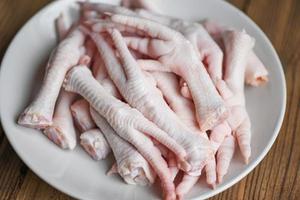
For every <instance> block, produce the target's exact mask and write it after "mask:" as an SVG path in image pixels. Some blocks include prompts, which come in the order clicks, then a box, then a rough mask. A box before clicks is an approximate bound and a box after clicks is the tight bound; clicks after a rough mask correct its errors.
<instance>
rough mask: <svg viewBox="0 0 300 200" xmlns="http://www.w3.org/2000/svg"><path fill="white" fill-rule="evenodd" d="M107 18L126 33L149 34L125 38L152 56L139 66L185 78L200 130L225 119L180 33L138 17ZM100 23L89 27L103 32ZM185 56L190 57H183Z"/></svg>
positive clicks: (208, 81) (203, 71) (217, 98)
mask: <svg viewBox="0 0 300 200" xmlns="http://www.w3.org/2000/svg"><path fill="white" fill-rule="evenodd" d="M111 20H112V21H113V22H114V23H115V24H116V27H118V28H119V27H123V28H124V30H126V31H127V32H128V31H131V32H132V31H133V32H134V33H143V34H144V35H147V36H150V37H148V38H142V39H141V38H139V37H135V36H131V37H125V40H126V42H127V45H128V46H129V47H130V48H132V49H134V50H136V51H138V52H140V53H142V54H145V55H148V56H150V57H151V58H154V59H156V60H139V62H138V63H139V65H140V66H141V67H143V68H144V69H148V70H149V69H150V70H160V71H172V72H174V73H176V74H178V75H180V76H181V77H182V78H183V79H185V80H187V83H188V85H189V87H190V88H193V89H191V91H192V92H191V93H192V96H193V99H194V102H195V105H196V111H197V112H196V113H197V119H198V122H199V124H200V128H201V130H204V131H205V130H208V129H210V128H211V127H213V126H214V125H216V124H218V123H219V122H220V121H223V120H224V119H226V117H227V114H228V113H227V110H226V107H225V105H224V102H223V100H222V99H221V97H220V96H219V94H218V93H217V91H216V89H215V87H214V85H213V83H212V81H211V79H210V77H209V75H208V73H207V71H206V69H205V68H204V66H203V64H202V63H201V62H200V60H199V55H198V53H197V52H196V51H195V49H194V47H193V45H192V44H191V43H190V42H189V41H187V40H186V39H185V38H184V37H183V36H182V35H181V34H180V33H178V32H176V31H174V30H172V29H170V28H168V27H166V26H164V25H161V24H159V23H156V22H153V21H151V20H147V19H143V18H138V17H132V16H125V15H113V16H112V17H111ZM102 23H103V22H100V24H95V25H94V26H93V30H94V31H96V32H99V31H103V27H104V26H105V25H104V24H102ZM110 26H111V25H110ZM120 29H122V28H120ZM185 57H189V58H190V59H183V58H185ZM200 93H202V94H201V95H200ZM203 94H205V95H203Z"/></svg>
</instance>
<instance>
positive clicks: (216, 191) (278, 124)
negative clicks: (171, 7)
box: [0, 0, 287, 200]
mask: <svg viewBox="0 0 300 200" xmlns="http://www.w3.org/2000/svg"><path fill="white" fill-rule="evenodd" d="M67 1H69V2H75V1H74V0H67ZM67 1H65V2H67ZM210 1H215V2H217V3H220V4H223V6H227V7H230V9H233V10H236V11H237V12H238V14H239V15H241V16H242V17H244V18H245V20H246V21H247V23H249V25H250V26H253V28H254V29H255V31H256V32H257V33H258V34H259V35H260V36H262V38H263V40H264V41H265V42H266V45H267V47H268V49H269V50H270V51H271V54H272V55H274V57H275V62H276V64H278V65H279V66H280V68H279V73H280V78H281V79H282V81H281V84H282V87H283V95H282V96H281V103H282V105H281V110H280V114H279V116H278V119H277V122H276V126H275V128H274V130H273V134H272V137H271V138H270V140H269V141H268V143H267V145H266V146H265V148H264V149H263V150H262V152H261V153H260V154H259V156H258V157H256V158H255V161H254V162H252V163H251V164H248V166H247V167H246V168H245V169H244V170H243V171H242V173H240V174H239V175H237V176H236V177H234V178H233V179H232V180H231V181H229V182H228V183H227V184H225V185H222V186H219V187H217V188H216V189H214V190H211V192H210V193H207V194H202V195H199V196H198V197H195V198H192V200H196V199H207V198H210V197H213V196H215V195H217V194H219V193H221V192H223V191H225V190H226V189H228V188H230V187H231V186H233V185H234V184H236V183H237V182H239V181H240V180H242V179H243V178H244V177H245V176H247V175H248V174H249V173H250V172H251V171H252V170H253V169H254V168H255V167H256V166H257V165H258V164H259V163H260V162H261V161H262V160H263V159H264V158H265V157H266V155H267V153H268V152H269V151H270V149H271V147H272V146H273V144H274V142H275V140H276V138H277V136H278V134H279V132H280V128H281V126H282V123H283V119H284V116H285V111H286V99H287V88H286V80H285V75H284V71H283V66H282V63H281V61H280V59H279V56H278V54H277V52H276V50H275V48H274V46H273V45H272V43H271V41H270V40H269V38H268V37H267V36H266V34H265V33H264V32H263V31H262V30H261V29H260V27H259V26H258V25H257V24H256V23H255V22H254V21H253V20H252V19H251V18H250V17H249V16H248V15H247V14H245V13H244V12H243V11H241V10H240V9H238V8H237V7H236V6H234V5H232V4H231V3H229V2H227V1H220V0H210ZM58 3H61V1H57V0H55V1H52V2H50V3H48V4H46V5H45V6H43V7H42V8H41V9H40V10H38V11H37V12H36V13H35V14H34V15H33V16H32V17H30V18H29V19H28V20H27V21H26V23H25V24H23V26H22V27H21V28H20V29H19V30H18V31H17V33H16V34H15V36H14V37H13V39H12V40H11V41H10V43H9V46H8V48H7V49H6V51H5V53H4V56H3V58H2V61H1V64H0V94H2V93H3V92H2V87H3V85H4V84H2V78H1V77H2V76H3V75H2V74H3V72H2V71H3V63H5V61H6V59H7V55H8V54H9V52H10V51H11V49H12V47H13V45H12V44H14V42H15V40H16V38H17V37H18V36H19V35H20V34H21V32H22V31H23V29H24V28H25V27H26V26H27V25H28V23H29V22H30V21H31V20H32V19H33V18H35V17H37V16H38V15H40V14H41V13H43V12H44V11H45V10H47V9H48V8H49V7H52V6H55V4H58ZM1 105H2V103H1V99H0V106H1ZM0 108H1V107H0ZM2 115H3V114H2V111H1V110H0V122H1V124H2V127H3V130H4V133H5V135H6V137H7V139H8V141H9V143H10V145H11V146H12V147H13V150H14V151H15V152H16V153H17V155H18V157H19V158H20V159H21V160H22V161H23V162H24V163H25V164H26V165H27V166H28V167H29V168H30V169H31V170H32V171H33V172H34V173H35V174H36V175H37V176H38V177H39V178H41V179H42V180H43V181H45V182H46V183H47V184H49V185H51V186H52V187H54V188H55V189H57V190H59V191H61V192H63V193H65V194H67V195H69V196H71V197H73V198H80V197H82V196H83V195H77V194H74V192H72V191H69V190H68V189H66V188H65V187H60V186H58V185H57V184H56V182H55V181H51V180H48V179H47V177H46V176H45V177H44V175H43V174H42V173H41V172H40V170H38V169H37V168H35V167H34V166H33V165H31V163H30V162H29V161H28V160H25V159H23V157H22V156H21V155H22V153H21V152H20V150H19V149H18V148H17V145H16V144H14V142H13V139H12V138H11V137H10V134H8V130H9V128H8V127H7V126H6V124H4V123H3V119H2Z"/></svg>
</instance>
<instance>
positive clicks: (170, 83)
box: [151, 72, 216, 198]
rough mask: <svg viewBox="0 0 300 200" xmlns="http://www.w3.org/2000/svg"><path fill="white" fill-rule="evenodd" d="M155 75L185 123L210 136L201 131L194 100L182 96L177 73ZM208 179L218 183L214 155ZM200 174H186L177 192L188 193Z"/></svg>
mask: <svg viewBox="0 0 300 200" xmlns="http://www.w3.org/2000/svg"><path fill="white" fill-rule="evenodd" d="M151 74H152V76H153V77H155V80H156V83H157V87H158V88H159V89H160V91H161V92H162V94H163V96H164V98H165V100H166V101H167V102H168V104H169V106H170V107H171V108H172V110H173V111H174V112H175V113H176V114H177V115H178V116H179V118H180V119H181V120H182V122H183V123H185V124H186V125H187V126H188V127H189V128H190V129H192V130H193V132H194V133H197V134H199V135H201V136H202V137H205V138H208V136H207V134H206V133H204V132H201V131H200V129H199V126H198V124H197V121H196V115H195V108H194V105H193V102H192V101H191V100H189V99H186V98H184V97H183V96H181V94H180V91H179V82H178V78H177V77H176V75H175V74H172V73H166V72H152V73H151ZM205 171H206V180H207V183H208V184H209V185H211V186H212V187H213V188H214V187H215V184H216V163H215V158H214V157H213V156H212V158H211V159H209V161H208V163H207V164H206V166H205ZM198 179H199V176H194V177H191V176H189V175H188V174H185V175H184V177H183V179H182V181H181V182H180V183H179V185H178V186H177V187H176V194H177V196H178V197H179V198H182V197H183V196H184V195H185V194H187V193H188V192H189V191H190V189H192V187H193V185H194V184H195V183H196V182H197V180H198Z"/></svg>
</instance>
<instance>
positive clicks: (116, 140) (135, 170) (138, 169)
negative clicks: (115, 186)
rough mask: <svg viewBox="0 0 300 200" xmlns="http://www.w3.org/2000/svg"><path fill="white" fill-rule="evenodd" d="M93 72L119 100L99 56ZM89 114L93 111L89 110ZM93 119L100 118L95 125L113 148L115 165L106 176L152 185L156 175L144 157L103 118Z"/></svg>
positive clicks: (118, 95) (131, 182)
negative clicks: (115, 175) (116, 175)
mask: <svg viewBox="0 0 300 200" xmlns="http://www.w3.org/2000/svg"><path fill="white" fill-rule="evenodd" d="M93 72H94V73H93V74H94V76H95V78H96V80H97V81H98V82H99V83H100V84H101V85H102V86H103V88H105V89H106V91H108V92H109V93H111V94H112V95H113V96H114V97H116V98H118V99H120V98H121V95H120V94H119V92H118V90H117V88H116V86H115V85H114V84H113V82H112V80H111V79H110V78H109V77H108V74H107V71H106V69H105V67H104V63H103V61H102V60H101V58H100V56H99V55H97V57H96V59H95V62H94V65H93ZM91 112H93V111H92V110H91ZM94 114H95V113H94ZM97 115H98V114H97ZM95 117H97V118H98V119H99V118H100V120H99V121H98V123H97V125H98V127H99V128H100V129H101V130H105V132H104V134H105V136H106V138H107V139H108V142H110V145H111V146H112V148H113V152H114V156H115V159H116V164H114V165H113V167H112V169H111V170H110V171H109V172H108V174H112V173H114V172H117V173H119V174H120V176H121V177H123V179H124V180H125V182H127V183H129V184H138V185H149V184H152V183H153V182H154V180H155V176H156V175H155V173H154V172H153V170H152V168H151V167H150V166H149V163H148V162H147V161H146V160H145V159H144V157H142V156H141V154H140V153H139V152H138V151H137V150H136V149H135V148H134V147H133V146H132V145H131V144H129V143H128V142H127V141H125V140H124V139H122V138H121V137H119V136H118V135H117V133H116V132H115V131H114V130H113V129H112V128H111V127H110V125H109V124H108V123H107V121H106V120H105V119H104V118H103V117H101V116H95Z"/></svg>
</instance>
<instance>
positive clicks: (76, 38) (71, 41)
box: [18, 29, 84, 129]
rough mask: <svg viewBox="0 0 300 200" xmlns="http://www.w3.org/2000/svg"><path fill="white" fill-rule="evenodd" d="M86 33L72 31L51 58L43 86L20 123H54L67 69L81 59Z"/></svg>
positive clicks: (26, 124)
mask: <svg viewBox="0 0 300 200" xmlns="http://www.w3.org/2000/svg"><path fill="white" fill-rule="evenodd" d="M83 42H84V35H83V34H82V33H81V31H79V30H77V29H76V30H74V31H73V32H71V33H70V34H69V35H68V36H67V37H66V38H65V39H64V40H63V41H62V42H60V44H59V45H58V47H57V48H56V50H55V51H54V53H53V55H52V56H51V57H50V59H49V63H48V66H47V68H46V73H45V77H44V80H43V84H42V87H41V89H40V91H39V93H38V94H37V96H36V97H35V99H34V100H33V101H32V103H31V104H30V105H29V106H28V107H27V108H26V109H25V111H24V112H23V113H22V114H21V115H20V117H19V120H18V123H19V124H20V125H23V126H27V127H31V128H37V129H40V128H45V127H47V126H49V125H51V123H52V117H53V112H54V107H55V103H56V100H57V97H58V94H59V91H60V88H61V85H62V83H63V80H64V77H65V75H66V73H67V71H68V70H69V69H70V68H71V67H73V66H74V65H76V64H77V63H78V61H79V59H80V55H81V52H80V47H81V46H82V45H83Z"/></svg>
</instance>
